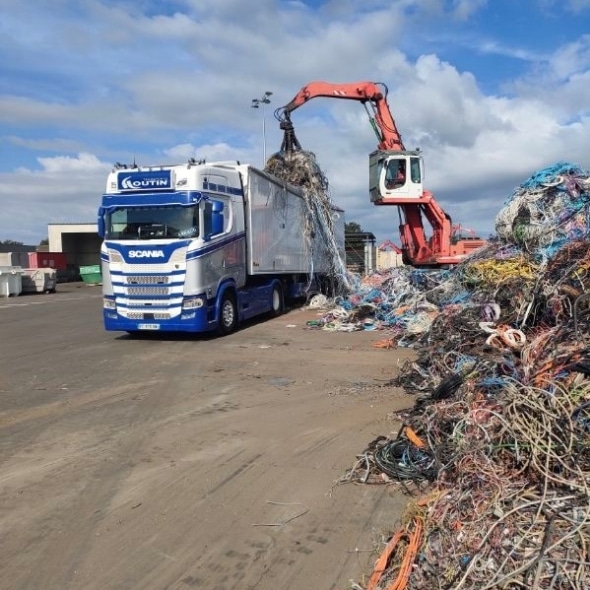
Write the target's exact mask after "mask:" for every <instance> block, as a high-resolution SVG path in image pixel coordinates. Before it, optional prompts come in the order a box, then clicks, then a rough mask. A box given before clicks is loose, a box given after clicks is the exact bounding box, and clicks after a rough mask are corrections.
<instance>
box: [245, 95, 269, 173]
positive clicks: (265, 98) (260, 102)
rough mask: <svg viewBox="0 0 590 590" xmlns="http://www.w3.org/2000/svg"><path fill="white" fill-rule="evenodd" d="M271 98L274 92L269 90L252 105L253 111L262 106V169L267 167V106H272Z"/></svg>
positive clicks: (253, 101) (254, 99)
mask: <svg viewBox="0 0 590 590" xmlns="http://www.w3.org/2000/svg"><path fill="white" fill-rule="evenodd" d="M270 96H272V92H270V91H269V90H267V91H266V92H265V93H264V94H263V95H262V98H253V99H252V104H251V105H250V106H251V107H252V108H253V109H259V108H260V105H262V157H263V159H264V161H263V162H262V167H264V166H266V108H265V107H266V105H267V104H270V98H269V97H270Z"/></svg>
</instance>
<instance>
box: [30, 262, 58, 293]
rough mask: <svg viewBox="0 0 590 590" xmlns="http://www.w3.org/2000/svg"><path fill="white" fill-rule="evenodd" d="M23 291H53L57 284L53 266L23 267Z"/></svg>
mask: <svg viewBox="0 0 590 590" xmlns="http://www.w3.org/2000/svg"><path fill="white" fill-rule="evenodd" d="M22 282H23V293H53V292H54V291H55V287H56V284H57V271H56V270H55V269H53V268H24V269H23V275H22Z"/></svg>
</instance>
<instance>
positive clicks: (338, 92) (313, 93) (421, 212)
mask: <svg viewBox="0 0 590 590" xmlns="http://www.w3.org/2000/svg"><path fill="white" fill-rule="evenodd" d="M387 93H388V89H387V86H386V85H385V84H383V83H382V82H354V83H347V84H334V83H330V82H322V81H316V82H310V83H309V84H307V85H306V86H304V87H303V88H302V89H301V90H300V91H299V92H298V93H297V94H296V95H295V97H294V98H293V99H292V100H291V101H290V102H289V103H288V104H286V105H285V106H283V107H279V108H278V109H276V111H275V117H276V118H277V119H278V121H279V123H280V128H281V130H282V131H283V141H282V145H281V152H284V153H289V152H294V151H298V150H301V144H300V143H299V141H298V139H297V137H296V135H295V128H294V125H293V123H292V121H291V113H292V112H293V111H294V110H295V109H297V108H299V107H300V106H302V105H304V104H305V103H306V102H308V101H309V100H311V99H312V98H317V97H325V98H339V99H345V100H356V101H359V102H360V103H362V105H363V106H364V107H365V110H366V112H367V114H368V116H369V121H370V123H371V126H372V127H373V130H374V131H375V134H376V135H377V139H378V144H377V149H376V150H375V151H374V152H372V153H371V154H370V155H369V195H370V200H371V202H372V203H373V204H374V205H394V206H396V207H398V211H399V215H400V228H399V229H400V239H401V250H402V260H403V262H404V264H407V265H411V266H415V267H423V268H449V267H451V266H453V265H455V264H458V263H459V262H461V260H463V258H465V256H467V255H468V254H469V253H471V252H472V251H473V250H476V249H477V248H480V247H481V246H483V245H485V243H486V242H485V240H481V239H479V238H478V237H477V236H475V235H473V236H465V232H461V231H457V229H458V228H459V229H462V228H461V226H460V225H453V222H452V220H451V217H450V216H449V215H448V214H447V213H446V212H445V211H444V210H443V209H442V208H441V206H440V205H439V204H438V203H437V201H436V199H435V198H434V196H433V194H432V193H431V192H430V191H428V190H425V189H424V187H423V184H422V179H423V176H424V163H423V160H422V156H421V154H420V150H406V148H405V147H404V144H403V141H402V137H401V134H400V133H399V131H398V129H397V126H396V124H395V120H394V119H393V116H392V114H391V111H390V109H389V105H388V103H387ZM424 219H426V221H427V222H428V223H429V224H430V226H431V228H432V235H431V237H427V236H426V232H425V229H424V223H423V220H424Z"/></svg>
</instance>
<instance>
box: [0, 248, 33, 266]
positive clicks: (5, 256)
mask: <svg viewBox="0 0 590 590" xmlns="http://www.w3.org/2000/svg"><path fill="white" fill-rule="evenodd" d="M0 266H20V267H21V268H25V267H27V266H30V265H29V252H0Z"/></svg>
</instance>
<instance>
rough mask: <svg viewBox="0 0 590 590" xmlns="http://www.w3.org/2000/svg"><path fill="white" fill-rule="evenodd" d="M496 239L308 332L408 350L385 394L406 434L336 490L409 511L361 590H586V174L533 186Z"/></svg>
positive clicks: (407, 275)
mask: <svg viewBox="0 0 590 590" xmlns="http://www.w3.org/2000/svg"><path fill="white" fill-rule="evenodd" d="M496 232H497V238H496V239H494V240H492V241H491V243H489V244H488V245H487V246H486V247H484V248H483V249H481V250H479V251H477V252H475V253H474V254H473V255H471V256H470V257H469V258H468V259H466V260H465V261H464V262H463V263H462V264H460V265H459V266H457V267H456V268H454V269H453V270H451V271H445V272H439V273H424V272H418V271H413V270H409V269H393V270H391V271H390V272H388V273H380V274H376V275H373V276H372V277H368V278H367V279H366V280H365V281H363V282H359V283H358V284H357V285H356V287H357V290H356V292H353V293H352V294H351V295H349V296H348V297H346V298H343V299H341V300H339V301H338V302H337V303H338V305H337V306H336V307H334V309H332V310H331V311H330V312H328V313H327V314H325V315H324V317H323V318H322V320H321V321H318V322H315V324H314V325H313V327H320V328H321V327H324V328H329V329H340V328H343V329H344V328H345V327H346V326H353V327H354V328H355V329H363V328H364V329H368V328H373V329H374V328H381V329H385V330H388V332H389V334H388V338H386V339H384V340H382V341H381V343H377V344H378V345H384V344H387V346H391V347H393V346H413V347H415V348H416V349H417V360H415V361H413V362H408V363H406V364H405V365H404V366H403V368H402V371H401V372H400V375H399V377H397V378H396V379H395V380H393V381H392V382H391V385H396V386H400V387H402V388H403V389H404V390H405V391H406V392H408V393H412V394H414V395H415V405H414V407H413V408H412V409H411V410H410V411H408V412H405V413H404V414H402V417H403V420H404V427H403V428H402V429H401V430H400V433H399V434H398V436H397V437H395V438H383V437H381V438H379V439H377V440H376V441H373V442H372V443H371V444H369V446H368V448H367V449H366V450H365V451H364V452H363V453H362V454H361V455H359V457H358V462H357V463H356V464H355V466H354V467H353V468H352V469H351V471H350V472H349V473H348V474H347V475H346V476H345V477H344V478H342V481H356V482H362V483H376V482H383V481H389V482H390V481H396V482H401V483H403V485H404V487H405V488H406V489H407V490H408V491H410V492H411V493H412V494H413V495H414V497H415V500H413V501H412V503H411V504H410V505H409V507H408V510H407V514H406V516H405V518H404V519H403V521H402V524H401V526H400V528H399V530H397V531H396V532H395V534H394V535H393V536H392V538H391V539H390V541H389V543H388V544H387V546H386V548H385V550H384V551H383V554H382V555H381V557H380V559H379V560H378V562H377V564H376V566H375V571H374V572H373V575H372V576H371V578H370V580H368V584H367V585H366V586H365V589H366V590H376V589H380V590H381V589H383V590H385V589H397V590H401V589H403V588H407V589H408V590H433V589H445V590H462V589H469V590H476V589H477V590H492V589H498V590H499V589H503V590H516V589H519V590H520V589H524V588H526V589H555V590H556V589H565V588H568V589H578V590H582V589H588V588H590V565H589V564H590V555H589V552H590V348H589V346H588V345H589V343H590V313H588V311H589V307H590V174H589V173H588V172H586V171H584V170H582V169H580V168H579V167H578V166H575V165H573V164H569V163H558V164H556V165H554V166H552V167H550V168H547V169H544V170H541V171H539V172H537V173H536V174H534V175H533V176H532V177H531V178H530V179H529V180H527V181H526V182H525V183H523V184H522V185H521V186H520V187H518V188H517V189H516V190H515V191H514V193H513V194H512V195H511V196H510V197H509V198H508V199H507V201H506V203H505V204H504V206H503V208H502V210H501V211H500V212H499V214H498V216H497V218H496ZM355 587H357V585H355Z"/></svg>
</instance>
